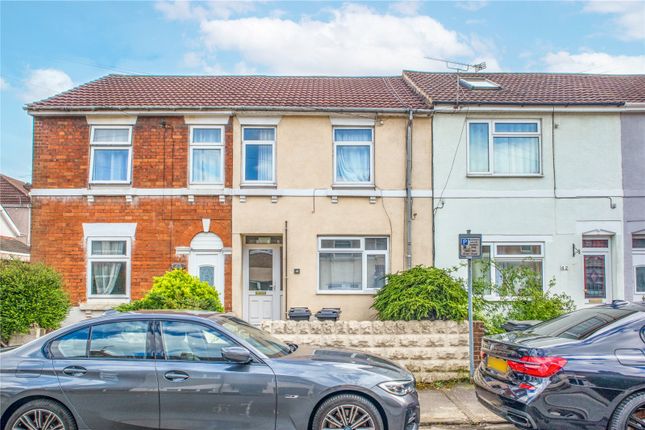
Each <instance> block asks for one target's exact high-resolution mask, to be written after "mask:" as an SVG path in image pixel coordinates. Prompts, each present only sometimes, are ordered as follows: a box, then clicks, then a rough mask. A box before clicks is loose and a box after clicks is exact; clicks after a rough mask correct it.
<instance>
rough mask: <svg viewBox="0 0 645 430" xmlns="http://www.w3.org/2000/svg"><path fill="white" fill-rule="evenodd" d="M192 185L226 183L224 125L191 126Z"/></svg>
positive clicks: (219, 184)
mask: <svg viewBox="0 0 645 430" xmlns="http://www.w3.org/2000/svg"><path fill="white" fill-rule="evenodd" d="M189 163H190V168H189V180H190V184H191V185H217V186H223V185H224V127H222V126H206V125H200V126H193V127H190V156H189Z"/></svg>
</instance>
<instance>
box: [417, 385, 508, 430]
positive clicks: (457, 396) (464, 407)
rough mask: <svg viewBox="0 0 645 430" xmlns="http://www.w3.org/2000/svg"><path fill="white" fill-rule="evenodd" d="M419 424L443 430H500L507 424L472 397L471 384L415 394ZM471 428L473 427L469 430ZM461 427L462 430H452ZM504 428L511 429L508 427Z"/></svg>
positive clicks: (473, 390)
mask: <svg viewBox="0 0 645 430" xmlns="http://www.w3.org/2000/svg"><path fill="white" fill-rule="evenodd" d="M419 401H420V403H421V425H422V426H434V427H432V428H433V429H436V430H440V429H442V427H441V426H449V427H447V428H452V429H455V428H459V429H461V428H486V427H477V426H488V428H496V429H497V428H503V427H501V426H500V425H501V424H508V422H507V421H504V419H502V418H500V417H498V416H497V415H495V414H493V413H492V412H490V411H489V410H488V409H486V408H485V407H484V406H482V405H481V404H480V403H479V402H478V401H477V398H476V397H475V388H474V387H473V386H472V385H457V386H455V387H453V388H449V389H446V388H443V389H439V390H422V391H419ZM473 425H474V426H475V427H473ZM455 426H463V427H455ZM508 428H513V427H512V426H511V427H508Z"/></svg>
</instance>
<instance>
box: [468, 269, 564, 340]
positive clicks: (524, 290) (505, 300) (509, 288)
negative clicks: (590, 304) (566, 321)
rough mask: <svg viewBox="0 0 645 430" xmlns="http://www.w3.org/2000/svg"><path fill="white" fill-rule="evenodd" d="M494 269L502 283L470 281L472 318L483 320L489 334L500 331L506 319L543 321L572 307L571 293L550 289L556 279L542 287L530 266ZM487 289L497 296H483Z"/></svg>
mask: <svg viewBox="0 0 645 430" xmlns="http://www.w3.org/2000/svg"><path fill="white" fill-rule="evenodd" d="M488 266H490V265H488ZM493 267H495V263H493ZM497 270H498V271H499V272H500V274H501V281H502V282H501V284H499V285H497V284H492V283H490V282H486V281H481V280H478V281H474V282H473V296H474V297H473V306H474V314H475V319H479V320H482V321H484V326H485V328H486V332H487V333H488V334H495V333H501V332H503V331H504V330H503V329H502V328H501V326H502V324H504V323H505V322H506V321H508V320H524V321H525V320H539V321H546V320H549V319H552V318H555V317H557V316H560V315H562V314H564V313H567V312H571V311H573V310H574V309H575V305H574V303H573V300H571V297H569V296H568V295H566V294H565V293H560V294H553V293H552V292H551V291H552V290H553V288H554V287H555V279H551V280H549V282H548V285H547V287H546V288H543V286H542V277H541V275H540V274H539V273H536V272H535V271H533V270H531V269H530V268H529V267H508V268H499V267H497ZM490 293H496V295H497V296H498V297H499V300H494V301H493V300H486V298H485V296H486V294H490Z"/></svg>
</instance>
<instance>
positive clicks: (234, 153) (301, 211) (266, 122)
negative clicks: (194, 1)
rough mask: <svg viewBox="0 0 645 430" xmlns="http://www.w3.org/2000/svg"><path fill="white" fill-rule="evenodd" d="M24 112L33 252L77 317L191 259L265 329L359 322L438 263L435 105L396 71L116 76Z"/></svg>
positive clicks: (136, 292) (131, 294)
mask: <svg viewBox="0 0 645 430" xmlns="http://www.w3.org/2000/svg"><path fill="white" fill-rule="evenodd" d="M27 109H28V111H29V113H30V114H31V115H33V117H34V169H33V186H34V189H33V190H32V196H33V232H32V235H33V240H32V243H33V253H32V258H33V259H34V260H35V261H44V262H46V263H48V264H51V265H53V266H54V267H56V268H57V269H58V270H59V271H61V272H62V273H63V275H64V277H65V281H66V285H67V288H68V289H69V290H70V292H71V294H72V297H73V300H74V302H75V304H77V305H78V309H81V310H85V311H87V312H91V311H94V310H101V309H104V308H107V307H111V306H114V305H115V304H116V303H119V302H121V301H127V300H130V299H136V298H138V297H140V296H141V295H142V294H144V292H145V291H146V290H147V289H148V288H149V287H150V285H151V280H152V277H153V276H155V275H160V274H162V273H163V272H164V271H166V270H168V269H169V268H170V267H172V266H183V267H186V268H187V269H188V270H189V271H190V272H191V273H193V274H195V275H196V276H199V277H200V278H201V279H203V280H206V281H208V282H209V283H211V285H213V286H214V287H215V288H217V289H218V291H219V292H220V295H221V296H222V297H223V301H224V303H225V305H226V309H227V310H232V311H235V312H236V313H238V314H239V315H241V316H243V317H244V318H245V319H247V320H249V321H251V322H254V323H257V322H259V321H260V320H262V319H279V318H284V317H285V311H286V310H287V309H288V308H290V307H292V306H308V307H309V308H310V309H312V310H313V311H316V310H318V309H320V308H322V307H340V308H341V309H342V316H343V318H346V319H364V318H369V317H370V316H371V311H370V309H369V307H370V305H371V303H372V296H373V294H374V292H375V291H377V290H378V288H380V287H381V286H382V285H383V282H384V279H383V276H384V275H385V274H386V273H389V272H392V271H398V270H402V269H404V268H406V267H409V266H410V265H416V264H431V263H432V260H431V258H432V248H431V245H432V199H431V197H432V193H431V188H432V183H431V170H430V165H431V118H430V112H431V111H430V109H429V105H428V104H427V102H426V100H425V99H424V98H423V97H421V96H420V95H419V94H418V93H417V92H416V91H414V90H413V88H412V87H410V86H409V85H408V84H406V83H405V81H404V79H403V78H402V77H400V76H399V77H371V78H334V77H329V78H318V77H313V78H305V77H299V78H296V77H293V78H291V77H260V76H257V77H252V76H247V77H226V76H222V77H214V76H204V77H172V76H166V77H162V76H117V75H111V76H107V77H105V78H102V79H99V80H97V81H94V82H91V83H88V84H85V85H82V86H80V87H77V88H75V89H72V90H70V91H68V92H66V93H63V94H60V95H57V96H54V97H52V98H50V99H47V100H44V101H40V102H36V103H33V104H31V105H29V106H28V107H27Z"/></svg>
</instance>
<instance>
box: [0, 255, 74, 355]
mask: <svg viewBox="0 0 645 430" xmlns="http://www.w3.org/2000/svg"><path fill="white" fill-rule="evenodd" d="M69 306H70V303H69V299H68V297H67V294H65V292H64V291H63V280H62V278H61V276H60V275H59V274H58V272H56V271H55V270H54V269H52V268H50V267H48V266H45V265H44V264H40V263H38V264H32V263H27V262H25V261H20V260H1V261H0V339H1V340H2V342H3V343H7V342H8V341H9V338H10V337H11V336H13V335H15V334H20V333H26V332H28V331H29V329H30V328H31V327H32V326H34V325H36V326H38V327H41V328H44V329H55V328H58V327H59V326H60V324H61V322H62V321H63V320H64V319H65V317H66V316H67V311H68V310H69Z"/></svg>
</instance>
